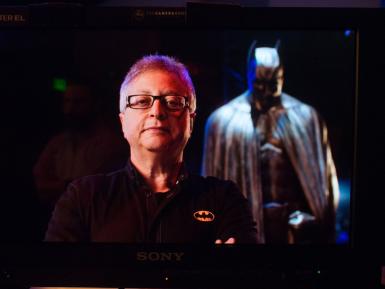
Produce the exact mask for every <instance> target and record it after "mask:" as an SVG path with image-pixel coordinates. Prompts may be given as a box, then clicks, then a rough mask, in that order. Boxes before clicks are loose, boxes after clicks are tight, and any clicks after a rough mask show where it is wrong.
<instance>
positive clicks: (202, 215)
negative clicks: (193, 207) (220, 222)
mask: <svg viewBox="0 0 385 289" xmlns="http://www.w3.org/2000/svg"><path fill="white" fill-rule="evenodd" d="M194 218H195V219H196V220H198V221H200V222H212V221H214V218H215V216H214V214H213V213H211V212H210V211H196V212H195V213H194Z"/></svg>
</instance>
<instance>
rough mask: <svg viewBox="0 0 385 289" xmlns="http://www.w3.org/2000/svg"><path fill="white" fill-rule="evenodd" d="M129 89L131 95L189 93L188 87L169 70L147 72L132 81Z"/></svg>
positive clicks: (128, 86)
mask: <svg viewBox="0 0 385 289" xmlns="http://www.w3.org/2000/svg"><path fill="white" fill-rule="evenodd" d="M127 89H128V91H129V92H130V93H135V94H137V93H143V94H152V93H154V92H156V93H159V92H160V93H162V94H178V93H179V94H180V93H182V92H183V93H186V92H187V86H186V85H185V83H184V82H183V81H182V80H181V79H180V78H179V77H178V75H177V74H176V73H173V72H169V71H167V70H159V69H158V70H147V71H144V72H142V73H140V74H138V75H137V76H136V77H135V78H134V79H132V80H131V81H130V82H129V83H128V85H127Z"/></svg>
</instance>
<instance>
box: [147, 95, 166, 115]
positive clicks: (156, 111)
mask: <svg viewBox="0 0 385 289" xmlns="http://www.w3.org/2000/svg"><path fill="white" fill-rule="evenodd" d="M166 114H167V113H166V107H165V106H164V104H163V103H162V102H161V100H160V99H155V100H154V103H153V104H152V106H151V109H150V116H153V117H156V118H159V119H163V118H165V117H166Z"/></svg>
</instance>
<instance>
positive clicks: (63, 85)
mask: <svg viewBox="0 0 385 289" xmlns="http://www.w3.org/2000/svg"><path fill="white" fill-rule="evenodd" d="M52 87H53V89H54V90H56V91H60V92H63V91H65V90H66V89H67V81H66V80H65V79H63V78H54V79H53V81H52Z"/></svg>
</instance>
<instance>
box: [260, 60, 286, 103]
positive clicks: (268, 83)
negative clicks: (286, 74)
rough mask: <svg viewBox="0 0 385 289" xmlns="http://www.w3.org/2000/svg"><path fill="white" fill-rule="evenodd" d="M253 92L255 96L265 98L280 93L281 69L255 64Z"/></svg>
mask: <svg viewBox="0 0 385 289" xmlns="http://www.w3.org/2000/svg"><path fill="white" fill-rule="evenodd" d="M255 76H256V79H255V80H254V84H253V86H254V93H255V94H256V97H257V98H260V99H263V100H267V99H269V98H271V97H278V96H280V95H281V93H282V86H283V69H282V68H280V67H278V68H273V67H264V66H257V68H256V71H255Z"/></svg>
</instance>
